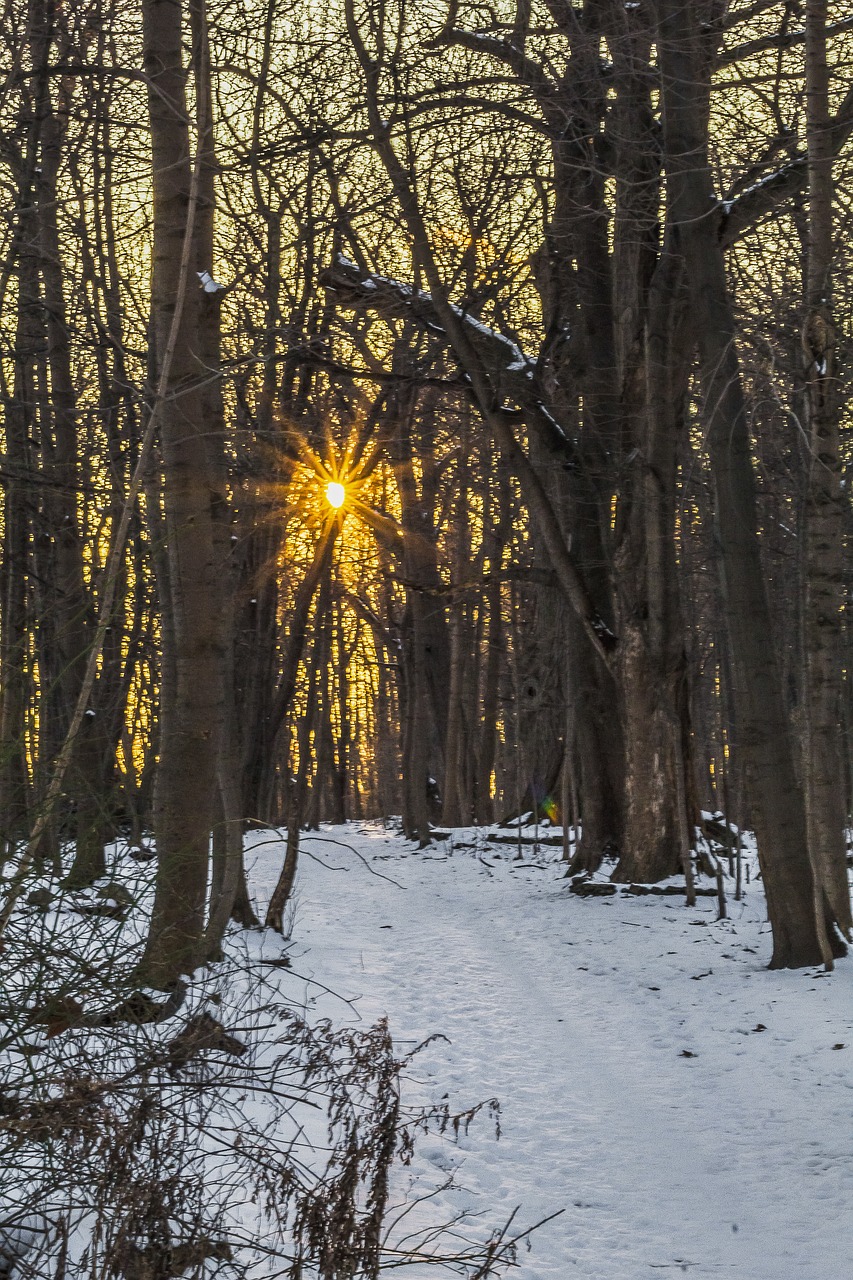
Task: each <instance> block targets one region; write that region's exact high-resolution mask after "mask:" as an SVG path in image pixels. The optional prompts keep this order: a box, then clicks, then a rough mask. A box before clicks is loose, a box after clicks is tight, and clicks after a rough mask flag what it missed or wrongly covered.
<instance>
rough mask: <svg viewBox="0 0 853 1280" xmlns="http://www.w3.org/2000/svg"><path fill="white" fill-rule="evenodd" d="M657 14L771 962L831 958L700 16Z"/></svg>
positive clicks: (664, 6)
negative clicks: (796, 742)
mask: <svg viewBox="0 0 853 1280" xmlns="http://www.w3.org/2000/svg"><path fill="white" fill-rule="evenodd" d="M657 14H658V28H659V30H658V56H659V61H660V67H661V85H662V102H663V108H664V140H665V153H666V157H667V167H668V176H669V184H668V203H669V218H670V222H671V225H672V227H673V230H674V232H675V234H676V236H677V245H678V248H679V250H680V252H681V253H682V254H683V256H684V262H685V267H686V270H687V276H688V279H689V281H690V288H691V299H692V305H693V312H694V317H695V323H696V327H697V331H698V335H699V338H698V340H699V352H700V358H701V375H702V391H703V397H704V416H705V421H706V423H707V430H708V447H709V452H710V457H711V471H712V477H713V484H714V493H715V498H716V517H717V534H718V539H719V546H720V555H721V567H722V575H723V593H724V601H725V609H726V621H727V624H728V629H729V635H730V637H731V648H732V657H733V667H734V672H733V685H734V697H735V704H736V707H737V710H738V715H739V719H740V726H741V734H742V740H741V746H742V750H743V752H744V757H745V760H746V762H747V770H748V773H749V779H750V787H751V790H752V796H753V811H754V821H755V834H756V840H757V844H758V855H759V860H760V863H761V868H762V874H763V878H764V886H765V890H766V893H767V906H768V912H769V916H770V922H771V926H772V929H773V955H772V959H771V967H772V968H798V967H801V966H804V965H810V964H819V963H821V962H825V963H827V964H828V965H831V963H832V957H831V955H830V952H829V947H828V943H827V938H826V933H825V929H824V926H823V920H822V918H820V919H819V918H818V916H817V913H816V911H815V882H814V876H813V873H812V867H811V863H810V861H809V855H808V846H807V833H806V813H805V803H804V798H803V792H802V788H801V787H800V786H799V784H798V781H797V777H796V771H795V768H794V750H793V742H792V734H791V727H790V724H789V722H788V718H787V715H786V710H785V703H784V698H783V692H782V686H781V681H780V677H779V668H778V664H777V661H776V656H775V648H774V640H773V634H772V627H771V619H770V609H769V604H768V600H767V589H766V580H765V575H764V572H763V567H762V564H761V555H760V548H759V542H758V536H757V528H758V524H757V511H756V501H755V476H754V473H753V466H752V454H751V448H750V439H749V429H748V418H747V409H746V403H745V400H744V394H743V388H742V384H741V379H740V369H739V366H738V359H737V345H736V344H737V333H736V326H735V321H734V316H733V313H732V306H731V302H730V299H729V296H728V287H727V282H726V273H725V266H724V262H723V254H722V249H721V247H720V244H719V240H718V237H717V220H716V216H715V214H714V210H715V208H716V204H715V202H714V201H713V184H712V180H711V173H710V168H709V165H708V160H707V155H706V143H707V122H708V106H707V88H706V86H707V75H705V76H704V78H703V73H702V68H701V63H700V57H699V48H698V45H699V40H700V29H699V23H698V18H696V17H695V16H691V15H690V14H687V15H686V14H685V10H684V7H683V5H681V4H680V2H679V0H658V3H657Z"/></svg>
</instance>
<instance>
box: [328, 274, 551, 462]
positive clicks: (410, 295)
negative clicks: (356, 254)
mask: <svg viewBox="0 0 853 1280" xmlns="http://www.w3.org/2000/svg"><path fill="white" fill-rule="evenodd" d="M320 283H321V284H322V285H323V286H324V287H325V288H326V289H328V290H329V292H330V293H332V294H334V297H335V300H336V301H337V302H338V304H339V305H340V306H342V307H345V308H347V309H350V310H353V311H360V312H365V311H372V312H374V313H375V314H376V315H379V316H381V317H382V318H383V319H384V320H409V321H414V322H415V323H416V324H417V325H418V326H419V328H421V329H422V330H424V331H425V332H426V333H429V334H431V335H432V336H433V337H435V338H437V339H438V340H439V341H440V342H442V343H443V344H444V345H446V346H450V345H451V342H450V338H449V336H448V334H447V333H446V331H445V329H444V326H443V325H442V323H441V320H440V318H439V315H438V312H437V309H436V306H435V302H434V300H433V298H432V295H431V294H429V293H424V292H422V291H421V290H419V289H412V287H411V286H410V285H407V284H403V283H402V282H401V281H399V280H391V279H389V278H388V277H386V276H379V275H371V274H368V273H365V272H363V271H362V270H361V269H360V268H359V267H357V266H356V265H355V263H353V262H350V261H349V260H348V259H347V258H345V257H343V256H339V257H338V258H337V259H336V260H335V262H334V264H333V265H332V266H331V267H328V268H327V269H326V270H325V271H323V272H322V273H321V275H320ZM450 305H451V306H452V308H453V311H454V312H455V314H456V316H457V317H458V318H459V321H460V322H461V323H462V324H463V325H464V328H465V335H466V337H467V339H468V341H469V342H470V344H471V346H472V347H473V349H474V350H475V352H476V353H477V356H478V358H479V359H480V361H481V362H482V364H483V367H484V368H485V369H486V371H487V372H488V375H489V379H490V381H491V384H492V386H493V387H494V392H495V397H494V398H495V402H496V403H497V404H498V405H499V406H500V405H502V404H503V403H504V402H505V401H511V402H512V403H514V404H516V405H518V407H519V409H520V410H521V411H522V413H523V414H524V417H525V420H526V421H527V422H528V425H529V426H531V427H532V428H533V429H534V430H536V432H537V434H538V435H539V437H540V438H541V440H542V442H543V443H544V444H545V445H546V447H548V448H549V449H550V450H551V452H554V453H560V454H562V455H564V456H566V455H568V456H569V457H570V458H572V459H573V458H574V450H573V447H572V445H571V442H570V441H569V440H568V438H567V436H566V435H565V433H564V432H563V429H562V428H561V427H560V425H559V424H558V423H557V422H556V421H555V419H554V418H553V417H552V416H551V414H550V413H549V412H548V410H547V409H546V408H545V406H544V404H543V398H542V394H541V388H540V386H539V379H538V371H537V366H536V363H535V362H534V361H533V360H531V359H530V357H529V356H526V355H525V354H524V352H523V351H522V350H521V348H520V347H519V346H517V344H516V343H515V342H513V341H512V339H511V338H507V337H504V335H503V334H502V333H498V331H497V330H496V329H492V328H490V327H489V326H488V325H486V324H483V323H482V321H480V320H477V319H475V317H474V316H472V315H469V314H468V313H467V312H465V311H463V310H462V308H461V307H456V306H453V304H452V303H451V304H450Z"/></svg>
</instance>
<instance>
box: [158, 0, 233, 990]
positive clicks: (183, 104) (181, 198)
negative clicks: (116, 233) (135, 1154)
mask: <svg viewBox="0 0 853 1280" xmlns="http://www.w3.org/2000/svg"><path fill="white" fill-rule="evenodd" d="M142 16H143V38H144V68H145V73H146V77H147V81H148V106H149V119H150V126H151V142H152V160H153V170H152V172H153V185H154V242H153V263H154V266H153V281H152V320H153V331H154V340H155V347H156V353H157V359H158V361H161V360H162V359H163V358H164V354H165V352H166V350H167V347H168V344H169V342H170V338H173V339H174V351H173V356H172V361H171V367H170V369H169V373H168V382H167V387H166V395H165V398H164V402H163V405H162V409H161V416H160V422H161V441H162V457H163V498H164V510H165V521H166V534H167V539H168V570H169V583H168V587H169V595H168V598H167V599H164V600H163V601H162V602H161V603H162V608H163V610H164V612H167V613H169V615H170V616H171V619H172V624H173V628H174V630H173V636H174V652H173V654H168V653H166V654H164V663H167V664H170V665H171V666H172V668H173V671H174V682H172V681H171V680H169V681H164V682H163V686H162V692H161V717H160V719H161V724H160V760H159V765H158V769H157V781H156V790H155V803H154V828H155V836H156V841H157V850H158V866H157V884H156V893H155V901H154V908H153V913H152V918H151V925H150V930H149V936H148V941H147V945H146V949H145V954H144V957H143V960H142V963H141V974H142V976H144V978H145V980H146V981H148V982H149V983H151V984H152V985H154V986H168V985H170V984H171V983H173V982H174V981H175V980H176V979H177V978H178V977H179V975H180V974H181V973H185V972H188V971H191V970H192V969H193V968H194V967H195V965H196V964H197V963H198V962H199V960H200V959H201V958H202V957H201V953H202V951H203V937H204V923H205V905H206V890H207V877H208V859H209V844H210V833H211V828H212V824H213V810H214V796H215V789H216V767H217V759H218V752H219V745H220V740H221V730H222V717H223V700H224V653H223V643H224V636H223V613H224V601H223V586H222V574H223V569H224V566H223V565H222V564H221V563H220V559H219V556H218V554H217V536H216V529H215V516H214V507H215V504H216V502H217V500H218V498H217V483H216V477H215V474H214V471H213V468H212V465H211V457H210V450H209V447H208V442H207V437H206V430H207V426H206V423H205V421H204V413H203V408H204V399H203V396H202V393H201V389H200V386H199V378H200V374H201V373H202V372H203V371H202V370H200V368H199V365H198V361H197V355H196V352H197V349H198V347H197V344H198V341H199V304H200V296H199V290H198V289H197V288H196V287H190V288H187V287H186V286H187V282H188V278H189V266H190V264H191V263H192V255H191V252H188V250H189V251H191V250H192V247H193V237H192V233H191V231H190V228H191V225H192V220H193V219H194V217H195V213H196V209H195V201H196V199H197V194H198V176H197V170H196V173H195V175H194V174H193V172H192V168H191V164H190V136H189V128H188V123H187V120H188V116H187V100H186V74H185V70H184V66H183V56H182V49H183V35H184V32H183V12H182V6H181V3H180V0H142ZM199 133H200V135H201V136H202V137H203V136H204V124H203V122H202V121H200V122H199ZM200 145H201V144H200ZM199 159H200V157H199ZM197 163H198V160H197ZM188 232H189V234H188ZM193 265H194V264H193ZM194 284H195V282H194V281H193V286H194Z"/></svg>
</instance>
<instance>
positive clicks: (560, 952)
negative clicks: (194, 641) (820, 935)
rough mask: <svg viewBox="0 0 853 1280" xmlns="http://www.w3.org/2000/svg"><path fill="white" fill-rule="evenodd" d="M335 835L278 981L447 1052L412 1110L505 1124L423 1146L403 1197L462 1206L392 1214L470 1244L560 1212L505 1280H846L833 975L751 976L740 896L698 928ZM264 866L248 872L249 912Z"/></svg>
mask: <svg viewBox="0 0 853 1280" xmlns="http://www.w3.org/2000/svg"><path fill="white" fill-rule="evenodd" d="M356 831H357V829H356V828H352V827H350V828H348V829H347V830H346V831H344V830H340V829H339V830H337V831H334V832H331V831H330V832H327V833H324V837H323V838H321V839H316V840H313V841H312V840H309V841H307V842H306V846H305V847H306V849H307V850H309V851H310V852H312V853H314V854H315V855H317V857H318V858H320V859H322V861H323V862H324V863H326V864H328V867H329V868H331V867H336V868H344V867H345V868H346V870H345V871H342V870H331V869H326V867H324V866H322V865H321V864H320V863H318V862H315V861H312V860H310V859H307V858H306V859H305V860H304V861H303V865H302V869H301V874H300V880H299V885H298V893H297V902H296V926H295V931H294V950H293V957H294V965H295V968H296V969H297V970H299V971H300V972H301V973H303V974H307V975H312V974H313V975H316V978H317V979H318V981H320V982H322V983H323V984H325V985H326V986H328V987H331V988H332V989H333V990H334V991H336V992H338V993H340V994H341V995H343V996H345V997H347V998H349V999H354V1000H356V1001H357V1008H358V1011H359V1014H360V1015H361V1017H362V1018H364V1019H365V1020H367V1021H373V1020H374V1019H375V1018H376V1017H378V1016H380V1015H381V1014H383V1013H387V1014H388V1016H389V1018H390V1021H391V1026H392V1031H393V1033H394V1036H395V1039H396V1040H397V1041H398V1042H402V1043H403V1044H405V1043H407V1042H411V1043H413V1044H414V1043H417V1042H418V1041H420V1040H422V1039H424V1038H426V1037H427V1036H429V1035H430V1034H432V1033H434V1032H440V1033H442V1034H443V1035H445V1036H447V1037H448V1039H449V1041H450V1044H446V1043H444V1042H438V1043H435V1044H433V1045H431V1046H429V1048H428V1049H427V1050H426V1051H425V1052H424V1053H423V1054H422V1055H421V1056H419V1057H418V1059H417V1060H416V1062H415V1064H414V1065H413V1068H412V1074H413V1076H414V1077H415V1080H414V1081H413V1084H412V1098H413V1099H414V1100H416V1101H422V1100H423V1099H424V1098H427V1099H431V1100H438V1099H439V1098H440V1097H441V1096H442V1095H443V1094H444V1093H449V1095H450V1102H451V1105H452V1106H453V1107H454V1108H462V1107H465V1106H468V1105H470V1104H471V1103H473V1102H476V1101H479V1100H481V1099H484V1098H488V1097H491V1096H496V1097H497V1098H498V1099H499V1100H500V1105H501V1130H502V1133H501V1138H500V1140H499V1141H498V1140H496V1139H495V1136H494V1130H493V1128H491V1127H490V1125H489V1122H488V1120H487V1119H486V1118H485V1117H482V1118H478V1119H476V1120H475V1121H474V1123H473V1125H472V1126H471V1129H470V1133H469V1134H468V1136H467V1137H464V1136H463V1137H462V1138H460V1140H459V1142H458V1144H457V1143H454V1142H453V1141H451V1140H450V1139H449V1138H442V1137H436V1136H434V1135H431V1136H429V1137H426V1138H423V1139H421V1140H420V1142H419V1145H418V1152H419V1154H418V1158H417V1159H416V1161H415V1164H414V1166H413V1171H414V1175H415V1178H416V1193H417V1192H418V1191H420V1193H423V1191H424V1190H427V1189H429V1188H430V1187H431V1186H432V1187H435V1186H438V1185H440V1183H441V1180H442V1178H443V1177H444V1176H445V1174H446V1172H449V1171H453V1172H454V1173H455V1180H456V1182H457V1184H458V1187H459V1188H460V1189H452V1190H445V1191H442V1192H440V1193H439V1194H438V1195H436V1196H435V1197H434V1198H433V1200H432V1201H431V1202H430V1204H429V1206H428V1207H426V1206H422V1207H419V1208H418V1209H416V1210H415V1211H414V1212H413V1213H412V1214H410V1215H409V1219H407V1220H411V1221H412V1223H413V1225H414V1224H415V1223H417V1224H418V1225H421V1226H422V1225H424V1224H425V1223H426V1222H429V1221H431V1222H439V1221H442V1220H446V1219H449V1218H450V1217H451V1216H452V1215H453V1214H454V1213H458V1212H460V1210H463V1209H470V1210H472V1211H473V1212H480V1213H482V1214H483V1216H484V1222H485V1225H482V1224H481V1225H480V1226H479V1227H478V1228H477V1231H478V1233H479V1234H480V1235H481V1236H482V1235H486V1234H488V1230H489V1229H490V1228H491V1227H495V1226H499V1225H501V1223H502V1221H503V1220H505V1219H506V1217H508V1215H509V1213H510V1212H511V1211H512V1209H513V1208H515V1206H516V1205H521V1212H520V1215H519V1220H521V1221H522V1223H523V1224H524V1225H528V1224H531V1223H533V1222H535V1221H536V1220H538V1219H539V1218H542V1217H545V1216H546V1215H548V1214H551V1213H554V1212H556V1211H557V1210H560V1209H565V1212H564V1213H563V1214H562V1215H561V1216H560V1217H559V1218H557V1219H556V1220H555V1221H553V1222H550V1223H548V1224H547V1225H546V1226H545V1227H543V1228H542V1230H541V1231H539V1232H537V1233H536V1234H535V1235H534V1237H533V1239H532V1242H531V1244H532V1248H531V1251H530V1252H529V1253H528V1252H526V1251H524V1252H522V1253H521V1254H520V1257H519V1263H520V1274H521V1275H522V1276H523V1277H525V1280H558V1277H559V1278H560V1280H564V1278H565V1277H569V1276H585V1277H590V1278H592V1280H641V1278H642V1277H651V1276H655V1275H660V1274H661V1273H663V1274H666V1273H667V1272H669V1273H670V1274H680V1273H683V1272H686V1273H688V1274H690V1275H695V1276H727V1277H728V1276H730V1277H737V1278H738V1280H845V1278H846V1277H847V1276H848V1275H849V1274H851V1271H853V1120H851V1114H853V1105H851V1104H853V1075H851V1062H853V1033H851V1026H850V1007H851V1006H850V986H851V969H853V965H851V964H850V963H849V962H848V963H847V964H842V966H840V968H839V970H838V971H837V972H836V973H835V974H834V975H832V976H831V977H824V976H823V975H815V974H811V975H806V974H802V973H799V974H791V973H784V974H778V973H777V974H771V973H768V972H767V971H766V970H765V969H764V968H763V967H762V966H763V965H764V963H766V951H767V939H766V937H763V936H760V929H761V927H762V926H761V925H760V914H761V902H760V897H759V895H757V894H754V901H750V902H749V903H748V904H747V907H746V908H745V909H744V908H743V907H742V906H741V905H740V904H733V906H734V907H735V909H736V911H737V912H738V913H742V914H741V916H740V918H737V917H736V918H735V920H734V922H719V923H718V922H716V920H715V915H716V911H715V903H713V901H712V900H710V899H704V900H700V904H699V907H698V908H697V909H695V910H690V911H688V910H686V909H685V908H684V907H683V905H682V904H681V903H680V902H679V901H677V900H672V899H670V900H667V899H663V900H661V899H648V898H647V899H625V898H622V897H621V896H620V897H618V898H609V899H594V900H580V899H578V898H577V897H575V896H573V895H569V893H568V891H567V884H566V882H565V880H563V879H562V878H560V874H561V869H560V867H559V866H558V865H555V864H551V865H549V866H544V867H543V866H538V867H536V866H530V865H529V864H519V863H514V862H512V861H511V860H510V859H509V857H506V858H503V859H498V858H497V857H496V856H495V854H494V852H493V851H490V852H488V853H487V854H486V855H485V856H486V859H487V860H488V862H489V863H491V864H493V865H490V866H484V865H483V864H482V863H481V862H480V861H479V860H478V859H477V857H476V856H474V855H473V854H472V852H471V851H467V850H466V851H459V850H457V851H456V852H455V853H453V855H452V856H447V850H446V848H444V849H443V847H442V846H439V847H438V848H437V849H436V850H434V851H430V852H428V853H426V854H416V853H413V852H412V851H411V849H410V847H407V846H405V845H404V844H403V843H402V842H401V841H399V840H397V839H394V840H391V839H389V838H388V837H386V836H385V835H384V833H382V831H381V829H377V830H375V831H372V832H371V831H369V830H368V829H365V830H364V831H363V832H362V833H361V834H356ZM330 837H333V838H339V839H341V840H342V841H346V842H355V843H356V844H357V847H358V849H359V850H360V851H361V853H362V854H363V856H364V857H365V858H366V859H367V860H368V863H369V867H370V868H372V869H374V870H376V871H379V872H381V873H382V874H383V875H386V876H390V877H392V878H393V879H394V880H396V881H397V882H398V884H399V886H400V887H397V886H395V885H394V884H392V883H389V881H388V880H383V879H378V878H377V877H376V876H375V875H373V874H371V872H370V870H368V869H367V867H365V865H364V864H363V863H362V862H361V861H360V860H359V859H358V858H357V857H356V856H355V855H354V854H353V853H352V852H351V851H349V850H348V849H347V848H345V847H344V846H343V845H336V844H333V843H328V840H329V838H330ZM275 870H276V867H275V861H274V859H271V858H269V857H264V858H263V860H261V859H260V858H259V862H258V866H257V867H256V869H255V873H254V875H253V884H254V885H255V886H256V887H257V888H258V889H260V890H261V891H262V893H263V891H264V890H265V889H266V888H267V886H268V884H269V882H270V881H271V878H272V877H273V876H274V873H275ZM294 981H296V980H295V979H294ZM308 990H309V993H310V991H311V988H310V987H309V989H308ZM318 1008H321V1010H322V1012H323V1013H327V1014H329V1016H332V1017H335V1018H336V1019H337V1020H341V1019H342V1018H343V1017H344V1015H345V1014H347V1015H348V1016H351V1013H350V1012H349V1010H347V1007H346V1006H345V1005H342V1004H341V1003H340V1001H330V1000H329V998H328V997H326V998H324V999H322V1000H321V1001H320V1003H319V1005H318ZM759 1026H761V1027H763V1028H765V1030H764V1031H763V1032H759V1031H757V1030H755V1028H757V1027H759ZM841 1043H843V1044H844V1046H845V1047H844V1048H843V1049H835V1048H833V1046H834V1045H836V1044H841ZM685 1050H686V1051H688V1052H689V1053H690V1054H691V1055H695V1056H691V1057H684V1056H682V1053H683V1051H685ZM430 1175H432V1179H430ZM407 1176H408V1175H406V1174H405V1173H404V1174H403V1176H402V1177H401V1179H400V1183H399V1185H400V1187H401V1188H403V1187H404V1186H405V1181H406V1177H407Z"/></svg>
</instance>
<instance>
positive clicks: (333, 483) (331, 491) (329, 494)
mask: <svg viewBox="0 0 853 1280" xmlns="http://www.w3.org/2000/svg"><path fill="white" fill-rule="evenodd" d="M346 496H347V491H346V489H345V488H344V486H343V485H342V484H339V483H338V481H337V480H330V481H329V483H328V484H327V485H326V501H327V502H328V504H329V506H330V507H342V506H343V505H344V500H345V499H346Z"/></svg>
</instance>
